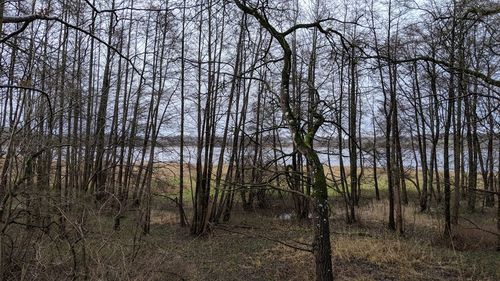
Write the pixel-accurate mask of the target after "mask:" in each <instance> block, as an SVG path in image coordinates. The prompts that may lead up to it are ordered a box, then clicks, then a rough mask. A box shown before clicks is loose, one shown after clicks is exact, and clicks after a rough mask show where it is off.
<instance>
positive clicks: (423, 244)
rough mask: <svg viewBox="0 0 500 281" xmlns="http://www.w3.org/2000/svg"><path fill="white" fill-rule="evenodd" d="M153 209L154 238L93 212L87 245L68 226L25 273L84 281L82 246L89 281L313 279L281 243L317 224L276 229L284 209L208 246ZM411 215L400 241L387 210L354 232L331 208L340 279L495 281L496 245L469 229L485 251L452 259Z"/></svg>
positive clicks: (238, 223)
mask: <svg viewBox="0 0 500 281" xmlns="http://www.w3.org/2000/svg"><path fill="white" fill-rule="evenodd" d="M155 200H159V198H157V199H155ZM162 200H163V199H162ZM275 203H276V204H278V203H277V202H275ZM154 205H155V206H160V207H158V208H156V209H154V210H153V211H152V217H151V222H152V226H151V233H150V234H149V235H146V236H143V235H141V234H140V232H137V231H136V226H137V216H138V213H136V212H132V211H131V212H128V213H127V214H126V215H125V218H124V219H123V220H122V228H121V230H120V231H118V232H115V231H113V230H112V224H113V220H112V217H111V216H106V215H103V214H98V213H93V212H89V213H88V216H87V223H86V224H85V225H84V226H85V229H87V231H86V232H85V239H84V240H77V239H76V238H77V237H78V235H76V233H75V231H72V226H71V225H68V226H67V229H68V230H69V233H72V234H71V235H68V237H58V236H57V235H56V234H53V235H52V236H51V237H50V239H49V238H48V237H47V236H44V237H42V238H39V239H41V240H39V241H38V243H36V245H34V246H33V250H32V256H33V257H36V258H35V259H33V260H31V262H30V263H29V264H30V265H29V266H28V265H26V266H25V267H24V272H25V274H26V277H27V279H28V280H55V279H57V280H71V279H72V278H73V277H76V278H77V279H82V278H83V275H85V271H86V270H85V268H84V267H83V263H82V259H83V257H82V255H83V248H84V247H83V246H84V245H85V255H86V258H87V268H88V270H87V276H88V278H89V279H90V280H313V279H314V261H313V258H312V255H311V253H309V252H305V251H301V250H297V249H295V248H292V247H289V246H285V245H283V244H281V243H280V242H284V243H287V244H290V245H293V246H297V247H304V245H303V243H310V242H311V239H312V231H311V226H310V223H311V222H309V221H294V220H280V219H279V218H278V214H279V213H280V212H282V210H281V209H280V207H279V206H275V207H274V208H271V209H268V210H257V211H255V212H250V213H248V212H243V211H242V210H240V209H239V208H236V210H235V212H234V215H233V217H232V219H231V221H230V222H229V223H227V224H223V225H219V226H215V227H214V229H213V232H212V234H211V235H210V236H209V237H192V236H191V235H189V230H188V229H187V228H180V227H179V226H178V225H177V221H178V217H177V213H176V208H175V206H174V205H173V203H171V202H170V203H169V201H157V202H155V204H154ZM415 209H416V208H415V207H414V206H411V205H410V206H408V207H405V222H406V224H405V228H406V235H405V236H404V237H397V236H395V235H394V234H393V233H392V232H391V231H388V230H387V229H386V227H385V217H386V213H387V208H386V207H385V205H384V203H382V202H376V201H369V202H366V203H365V204H364V205H363V206H361V207H360V208H359V210H358V218H359V222H358V223H357V224H355V225H347V224H345V223H344V221H343V217H344V216H343V213H342V212H343V211H342V210H341V209H338V208H334V210H333V211H334V212H333V214H334V215H333V216H332V218H331V221H332V231H333V233H332V237H331V240H332V251H333V263H334V270H335V274H336V275H337V278H338V280H498V278H499V277H500V272H499V269H500V259H499V253H498V252H495V250H494V248H493V246H494V245H495V244H494V241H495V240H494V239H493V240H491V239H492V237H490V236H488V235H486V234H485V233H482V232H477V231H475V232H470V230H467V231H465V229H466V225H464V226H463V228H464V229H462V230H460V229H459V230H457V233H456V235H458V234H460V235H462V236H463V238H462V239H468V241H469V242H471V241H478V240H480V239H483V240H485V241H486V242H487V243H479V245H476V246H475V247H464V248H463V249H461V250H456V249H455V250H453V249H452V248H450V247H449V245H448V244H447V243H446V242H445V241H444V240H443V239H442V237H441V235H440V233H441V229H440V227H439V225H440V221H439V220H440V217H439V216H437V215H435V214H433V213H432V212H430V213H424V214H421V213H419V212H414V210H415ZM188 211H189V210H188ZM486 211H487V212H493V210H486ZM486 215H488V216H489V215H491V214H490V213H487V214H486ZM471 216H477V215H476V214H473V215H471ZM483 217H485V215H484V214H483ZM74 219H75V218H74ZM476 219H477V218H476ZM75 221H76V219H75ZM482 223H483V224H487V223H488V221H482ZM54 233H56V232H55V231H54ZM68 241H69V242H70V243H68ZM278 241H280V242H278ZM491 241H493V242H492V244H491V243H490V242H491ZM71 243H73V245H75V246H74V249H75V252H76V260H77V264H78V266H77V268H76V272H73V259H74V257H73V256H72V254H71V251H70V249H71V247H70V245H71ZM471 245H472V244H471Z"/></svg>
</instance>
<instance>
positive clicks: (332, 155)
mask: <svg viewBox="0 0 500 281" xmlns="http://www.w3.org/2000/svg"><path fill="white" fill-rule="evenodd" d="M292 151H293V147H291V146H286V147H283V150H282V151H281V150H276V152H275V150H274V149H273V148H272V147H265V148H264V151H263V159H264V164H266V163H271V162H272V161H274V154H275V153H276V156H277V157H278V158H279V159H278V165H291V164H292V159H291V156H290V154H291V153H292ZM316 151H317V152H318V156H319V159H320V161H321V163H324V164H329V165H331V166H339V165H340V158H341V157H342V160H343V162H344V165H345V166H349V154H348V150H347V149H343V150H342V151H340V150H338V149H328V148H327V147H317V148H316ZM220 152H221V148H220V147H214V154H213V159H212V162H213V164H217V163H218V161H219V156H220ZM378 152H379V159H377V167H380V168H384V167H385V166H386V159H385V153H384V150H383V149H379V151H378ZM196 153H197V148H196V146H186V147H184V162H185V163H190V164H194V163H196ZM402 154H403V166H404V167H405V168H407V169H414V168H415V167H416V165H417V164H418V167H419V168H420V167H421V166H422V165H421V163H420V154H419V153H418V152H416V155H417V159H416V160H415V156H414V152H413V150H411V149H403V152H402ZM430 154H431V153H430V150H428V155H427V161H428V163H430V158H431V157H430ZM179 155H180V147H178V146H166V147H162V148H156V150H155V161H156V162H164V163H178V162H179ZM245 155H246V156H247V159H248V161H249V162H250V163H251V161H253V148H252V147H249V148H248V149H247V151H245ZM361 155H362V158H363V166H364V167H373V156H372V155H371V152H370V153H366V152H363V153H361ZM443 155H444V153H443V149H442V148H438V150H437V164H438V168H440V169H442V168H443V164H444V156H443ZM230 156H231V148H226V149H225V153H224V162H226V163H227V162H228V161H229V158H230ZM486 156H487V151H486V150H483V157H484V158H483V159H484V161H486ZM358 157H360V155H359V153H358ZM467 158H468V157H467V154H465V157H464V166H465V167H464V168H465V169H467V161H468V159H467ZM449 161H450V167H451V168H453V167H454V161H453V151H450V158H449ZM358 165H359V160H358ZM494 166H495V170H498V154H497V153H494Z"/></svg>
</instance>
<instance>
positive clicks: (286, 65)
mask: <svg viewBox="0 0 500 281" xmlns="http://www.w3.org/2000/svg"><path fill="white" fill-rule="evenodd" d="M234 2H235V3H236V5H237V6H238V7H239V8H240V9H241V10H242V11H243V12H244V13H246V14H249V15H252V16H253V17H255V19H257V20H258V22H259V23H260V25H261V26H262V27H263V28H265V29H266V30H267V31H268V32H269V33H270V34H271V35H272V36H273V37H274V38H275V39H276V40H277V41H278V42H279V44H280V46H281V48H282V50H283V68H282V70H281V83H280V95H279V96H280V106H281V111H282V113H283V117H284V120H285V121H286V123H287V125H288V128H289V129H290V132H291V133H292V136H293V141H294V143H295V144H296V145H297V149H298V150H299V151H300V152H301V153H302V154H303V155H304V156H305V157H306V159H307V161H308V162H309V163H310V164H311V171H312V178H313V180H312V191H313V193H312V196H313V198H314V203H315V204H314V210H315V222H314V225H315V227H314V242H313V254H314V258H315V262H316V280H333V272H332V261H331V245H330V225H329V218H328V213H329V206H328V190H327V184H326V176H325V172H324V170H323V164H322V163H321V162H320V160H319V157H318V154H317V153H316V151H314V149H312V143H313V139H314V135H315V134H316V131H317V130H318V129H319V127H320V126H321V124H322V123H323V122H324V118H323V116H321V115H320V114H318V113H316V112H314V113H313V114H314V124H313V125H312V126H311V127H310V128H308V130H307V132H304V130H303V129H302V128H301V127H300V126H298V120H297V118H296V117H295V116H294V113H293V111H292V108H291V106H290V72H291V62H292V50H291V48H290V45H289V44H288V42H287V40H286V38H285V37H286V35H287V34H290V33H292V32H293V30H296V29H298V28H300V27H299V26H297V25H296V26H294V27H292V28H291V29H290V32H289V33H281V32H278V31H277V30H276V29H275V28H274V27H273V26H272V25H271V24H270V23H269V21H268V20H267V18H266V17H264V16H263V15H261V14H260V12H259V11H258V10H257V9H254V8H251V7H249V6H247V5H246V4H243V3H242V2H241V1H239V0H235V1H234ZM315 26H316V27H317V26H318V24H316V25H310V26H305V27H315Z"/></svg>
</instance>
